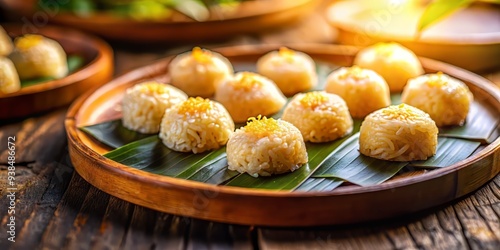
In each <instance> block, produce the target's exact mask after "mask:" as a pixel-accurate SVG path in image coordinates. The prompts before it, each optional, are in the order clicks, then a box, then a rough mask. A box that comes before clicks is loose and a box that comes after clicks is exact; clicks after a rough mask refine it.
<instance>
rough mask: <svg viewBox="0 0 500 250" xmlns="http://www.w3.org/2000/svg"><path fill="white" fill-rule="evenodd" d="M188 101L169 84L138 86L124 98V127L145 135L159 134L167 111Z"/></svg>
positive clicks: (127, 92)
mask: <svg viewBox="0 0 500 250" xmlns="http://www.w3.org/2000/svg"><path fill="white" fill-rule="evenodd" d="M186 99H187V95H186V94H185V93H184V92H182V91H180V90H179V89H177V88H175V87H172V86H170V85H167V84H163V83H159V82H154V81H153V82H143V83H139V84H136V85H134V86H133V87H131V88H129V89H127V91H126V93H125V95H124V96H123V100H122V114H123V117H122V122H123V126H125V127H126V128H128V129H130V130H135V131H138V132H140V133H144V134H153V133H158V131H160V123H161V118H162V117H163V114H164V113H165V110H166V109H168V108H171V107H172V106H174V105H176V104H178V103H181V102H183V101H185V100H186Z"/></svg>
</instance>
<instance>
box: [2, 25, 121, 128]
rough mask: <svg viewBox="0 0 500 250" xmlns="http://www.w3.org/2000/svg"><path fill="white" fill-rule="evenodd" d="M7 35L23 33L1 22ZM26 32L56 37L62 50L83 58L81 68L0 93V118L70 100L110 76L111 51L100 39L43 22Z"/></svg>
mask: <svg viewBox="0 0 500 250" xmlns="http://www.w3.org/2000/svg"><path fill="white" fill-rule="evenodd" d="M2 26H3V27H4V29H5V30H6V31H7V33H8V34H9V35H10V36H11V37H17V36H19V35H23V34H24V33H25V27H23V26H22V25H18V24H6V25H5V24H2ZM30 33H38V34H41V35H44V36H46V37H49V38H51V39H54V40H56V41H58V42H59V43H60V44H61V46H62V47H63V49H64V51H65V52H66V54H77V55H79V56H81V57H83V58H84V60H85V62H84V64H83V66H82V67H81V68H79V69H78V70H76V71H75V72H73V73H71V74H69V75H68V76H66V77H64V78H61V79H57V80H51V81H47V82H42V83H39V84H35V85H32V86H28V87H24V88H21V90H19V91H17V92H14V93H10V94H0V119H13V118H21V117H25V116H29V115H33V114H37V113H41V112H45V111H48V110H51V109H54V108H57V107H62V106H65V105H68V104H70V103H71V102H72V101H74V100H75V99H76V98H77V97H78V96H80V95H81V94H83V93H85V92H86V91H88V90H89V89H91V88H94V87H96V86H99V85H101V84H104V83H106V82H108V81H109V80H110V79H111V77H112V76H113V67H114V66H113V52H112V49H111V48H110V47H109V45H107V44H106V43H105V42H104V41H102V40H101V39H98V38H96V37H93V36H89V35H87V34H84V33H81V32H78V31H75V30H71V29H66V28H59V27H54V26H44V27H40V28H37V30H30Z"/></svg>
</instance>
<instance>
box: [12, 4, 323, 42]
mask: <svg viewBox="0 0 500 250" xmlns="http://www.w3.org/2000/svg"><path fill="white" fill-rule="evenodd" d="M320 2H321V0H296V1H287V0H264V1H263V0H260V1H246V2H243V3H241V4H240V6H239V7H238V8H236V10H235V11H233V12H229V13H226V12H223V13H219V12H215V11H214V12H213V13H212V15H211V17H210V19H208V20H207V21H203V22H198V21H195V20H192V19H190V18H187V17H186V16H184V15H182V14H180V13H177V12H174V13H173V15H172V17H171V18H169V19H166V20H159V21H137V20H133V19H126V18H117V17H115V16H112V15H109V14H103V13H97V14H94V15H93V16H91V17H89V18H85V17H79V16H76V15H72V14H66V13H55V15H53V11H52V10H51V9H50V10H44V9H37V6H36V4H35V3H36V1H34V0H28V1H17V0H5V1H3V4H4V6H5V8H6V9H8V10H10V11H11V12H16V13H19V14H21V15H23V16H26V17H33V18H28V21H29V22H30V23H34V22H33V21H32V20H31V19H34V18H35V14H36V13H38V14H37V15H43V16H46V17H50V22H52V23H55V24H60V25H67V26H71V27H74V28H78V29H81V30H84V31H88V32H92V33H94V34H97V35H99V36H102V37H104V38H107V39H114V40H123V41H132V42H186V41H191V42H198V43H199V42H200V41H214V40H221V39H224V38H227V37H229V36H232V35H237V34H248V33H258V32H262V31H264V30H268V29H272V28H276V27H280V26H284V25H289V24H290V23H293V22H295V21H299V20H301V19H302V18H303V17H304V16H306V15H307V14H309V13H311V12H312V11H313V10H314V9H315V7H316V6H317V5H318V4H319V3H320Z"/></svg>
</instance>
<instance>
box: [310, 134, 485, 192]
mask: <svg viewBox="0 0 500 250" xmlns="http://www.w3.org/2000/svg"><path fill="white" fill-rule="evenodd" d="M346 143H348V145H344V147H343V148H342V149H341V150H339V151H338V152H336V155H335V156H334V157H329V158H328V159H327V160H325V162H324V163H323V164H322V166H321V167H319V168H318V170H317V171H316V172H315V173H314V175H313V177H323V178H326V177H330V178H332V177H333V178H340V179H343V180H345V181H348V182H351V183H354V184H357V185H360V186H370V185H376V184H379V183H382V182H384V181H386V180H388V179H389V178H391V177H392V176H394V174H396V173H397V172H399V170H401V169H402V168H403V167H405V166H407V165H408V164H409V165H410V166H413V167H422V168H441V167H446V166H450V165H452V164H455V163H457V162H459V161H461V160H464V159H466V158H467V157H469V156H470V155H471V154H472V153H473V152H474V151H475V150H476V149H477V148H478V147H479V145H481V143H479V142H475V141H469V140H463V139H456V138H445V137H439V138H438V146H437V150H436V155H435V156H433V157H430V158H429V159H427V160H425V161H414V162H392V161H384V160H379V159H375V158H371V157H367V156H364V155H362V154H360V153H359V151H358V148H359V147H358V145H359V134H357V135H353V136H352V137H351V138H350V139H349V141H347V142H346ZM395 170H396V172H394V171H395Z"/></svg>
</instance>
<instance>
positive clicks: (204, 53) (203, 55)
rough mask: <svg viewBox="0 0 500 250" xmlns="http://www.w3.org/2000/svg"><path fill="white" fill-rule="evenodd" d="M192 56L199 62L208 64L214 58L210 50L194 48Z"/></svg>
mask: <svg viewBox="0 0 500 250" xmlns="http://www.w3.org/2000/svg"><path fill="white" fill-rule="evenodd" d="M191 55H192V56H193V58H194V59H195V60H196V61H197V62H208V61H210V59H211V58H212V53H211V52H210V51H208V50H204V49H201V48H200V47H194V48H193V51H192V52H191Z"/></svg>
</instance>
